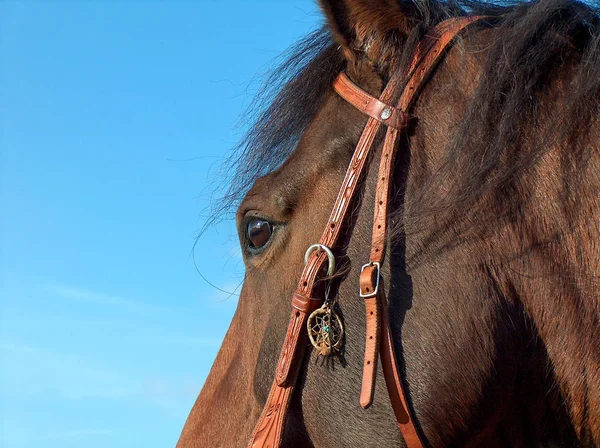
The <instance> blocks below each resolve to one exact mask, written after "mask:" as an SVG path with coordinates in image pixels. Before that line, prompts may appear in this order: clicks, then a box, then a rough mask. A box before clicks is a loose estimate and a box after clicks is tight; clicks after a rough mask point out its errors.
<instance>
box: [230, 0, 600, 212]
mask: <svg viewBox="0 0 600 448" xmlns="http://www.w3.org/2000/svg"><path fill="white" fill-rule="evenodd" d="M410 5H411V6H412V7H413V9H414V10H415V11H416V12H417V15H418V16H419V17H420V18H421V23H420V24H419V26H417V27H416V28H415V30H414V32H413V35H411V36H408V37H407V41H406V42H407V45H405V47H406V48H404V49H403V50H401V51H404V53H405V54H406V55H410V54H411V53H412V47H411V45H410V43H411V42H413V43H414V42H417V41H418V39H419V38H420V37H421V36H422V34H423V33H424V32H425V31H426V30H427V29H428V28H430V27H431V26H433V25H435V24H436V23H439V22H440V21H442V20H444V19H447V18H450V17H455V16H460V15H470V14H473V15H485V16H487V17H488V18H487V23H488V25H489V26H491V27H493V28H494V30H495V31H494V40H493V41H492V42H488V43H487V47H486V52H487V54H488V57H487V62H486V66H485V68H484V71H483V74H482V76H481V78H480V82H479V86H478V87H477V88H476V90H475V92H474V97H473V99H472V101H470V103H469V106H468V110H467V111H466V115H465V117H464V119H463V121H462V126H461V128H460V129H458V130H457V132H456V135H455V136H454V137H453V139H452V140H451V141H450V144H449V147H448V148H447V151H446V153H447V160H446V162H445V163H444V165H443V167H442V168H441V169H440V172H439V173H437V174H436V179H437V182H435V184H439V185H442V184H443V183H444V182H446V183H447V182H448V181H450V184H451V188H450V190H449V193H448V195H446V197H445V198H444V200H443V201H440V202H438V203H431V204H429V205H428V206H427V207H421V209H420V210H419V211H417V210H413V211H412V212H413V213H411V216H412V218H411V219H414V220H415V222H416V221H417V220H420V219H421V218H422V217H423V216H424V215H426V214H428V215H430V216H431V215H433V214H435V215H436V216H441V215H443V216H445V217H446V218H447V219H448V220H451V219H453V217H456V216H457V215H460V214H461V213H463V212H462V211H463V210H466V209H468V208H469V207H470V206H472V205H473V204H475V203H476V202H477V201H478V200H479V198H481V196H482V195H483V194H484V193H485V192H491V191H493V190H494V189H498V188H501V189H503V190H504V191H506V189H507V188H509V187H508V186H509V185H512V183H514V181H515V179H518V178H519V176H521V175H522V174H523V173H525V172H526V170H527V168H528V167H530V166H532V165H533V164H534V163H535V162H536V161H537V160H539V158H540V157H542V156H543V155H544V153H545V152H546V151H547V150H548V148H550V146H551V144H556V143H557V142H562V143H563V144H569V145H570V146H572V147H573V151H574V154H573V157H574V158H575V159H576V160H577V163H575V165H576V166H580V165H581V164H584V163H585V161H586V158H589V157H590V151H591V150H590V149H589V148H586V145H585V144H583V145H582V144H581V142H584V141H585V139H586V138H587V139H588V141H589V136H590V132H591V131H592V124H593V121H594V119H593V117H594V116H597V114H598V111H599V109H600V107H599V106H600V14H599V12H600V9H599V7H598V5H591V4H584V3H580V2H578V1H573V0H537V1H534V2H528V3H521V2H518V3H512V2H499V3H490V2H479V1H471V0H462V1H457V2H454V1H448V2H446V1H436V0H413V1H412V2H411V3H410ZM340 53H341V52H339V51H338V48H337V45H336V44H335V43H334V41H333V38H332V36H331V35H330V33H329V31H328V30H327V29H326V28H322V29H320V30H317V31H315V32H314V33H312V34H310V35H308V36H307V37H305V38H304V39H302V40H301V41H300V42H299V43H297V44H296V45H294V46H293V47H292V48H291V50H289V52H288V53H287V54H286V55H285V57H284V58H283V59H282V62H281V63H280V64H279V65H278V66H277V67H276V68H275V69H274V70H273V71H272V73H271V75H270V76H269V77H268V78H267V80H266V83H265V86H264V88H263V89H262V91H261V93H260V94H259V96H258V97H257V99H256V100H255V101H254V103H253V104H252V105H251V108H250V111H251V112H250V113H248V114H246V115H245V116H244V118H245V119H247V118H248V117H251V118H253V120H254V124H253V126H251V127H250V129H249V130H248V132H247V134H246V135H245V137H244V138H243V139H242V141H241V142H240V144H239V146H238V147H237V149H236V151H235V152H234V154H233V156H232V157H231V158H230V160H229V169H230V171H229V173H230V176H229V180H230V182H228V190H227V192H226V194H225V196H224V199H223V201H222V202H221V204H220V206H221V208H223V207H229V208H231V207H232V206H235V205H237V203H238V202H239V201H240V200H241V199H242V198H243V196H244V194H245V192H246V191H247V190H248V189H249V187H251V186H252V184H253V183H254V182H255V180H256V179H257V178H258V177H260V176H262V175H264V174H267V173H269V172H271V171H272V170H274V169H276V168H277V167H278V166H280V165H281V164H282V163H283V162H284V161H285V160H286V159H287V158H288V157H289V156H290V154H291V153H292V152H293V151H294V149H295V147H296V145H297V143H298V141H299V139H300V137H301V136H302V134H303V133H304V131H305V129H306V127H307V125H308V124H309V122H310V121H311V119H312V117H313V116H314V114H315V112H316V111H317V110H318V109H319V108H320V107H321V104H322V100H323V98H324V97H325V94H326V92H327V91H328V89H329V87H330V85H331V82H332V80H333V79H334V77H335V76H336V75H337V74H338V73H339V72H340V71H341V70H342V69H343V67H344V59H343V56H342V55H341V54H340ZM565 63H567V64H570V65H572V66H576V70H574V71H573V74H572V76H571V77H570V79H569V81H568V86H567V87H566V88H567V89H568V92H567V93H566V94H565V95H566V102H565V103H564V104H562V110H561V111H560V114H559V115H556V114H554V115H552V114H550V116H548V117H547V118H548V119H550V120H554V122H553V126H550V128H551V132H544V133H540V135H537V136H531V133H529V134H527V130H528V129H530V128H531V126H535V122H536V120H538V119H540V117H539V115H540V112H539V110H540V97H541V94H542V93H544V91H545V89H547V88H548V86H549V85H550V83H551V82H552V81H553V80H554V79H555V78H556V77H557V76H559V73H558V71H560V70H563V69H564V66H565ZM541 118H544V119H545V118H546V117H541ZM574 124H576V126H574ZM528 126H529V128H528ZM526 138H527V139H529V140H528V141H529V143H528V145H527V147H528V150H526V151H524V150H522V147H523V141H524V139H526ZM532 139H533V140H535V141H533V142H532V141H531V140H532ZM507 160H509V161H510V163H507V162H506V161H507ZM499 166H501V167H502V169H498V167H499ZM573 174H574V173H573ZM439 185H437V186H439ZM437 186H436V185H432V186H431V188H437ZM423 194H424V195H425V194H426V192H425V191H424V192H423ZM417 202H418V201H417ZM421 205H423V204H422V203H421ZM405 219H406V216H405ZM400 221H402V220H400Z"/></svg>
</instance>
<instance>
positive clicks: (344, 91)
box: [333, 72, 408, 129]
mask: <svg viewBox="0 0 600 448" xmlns="http://www.w3.org/2000/svg"><path fill="white" fill-rule="evenodd" d="M333 88H334V89H335V91H336V92H337V93H338V95H340V96H341V97H342V98H344V99H345V100H346V101H347V102H349V103H350V104H352V105H353V106H354V107H356V108H357V109H358V110H360V111H361V112H362V113H364V114H366V115H368V116H369V117H371V118H374V119H375V120H377V121H379V122H380V123H383V124H386V125H388V126H391V127H393V128H396V129H402V128H404V127H405V126H406V124H407V122H408V116H407V115H406V114H405V113H404V112H403V111H402V110H400V109H397V108H395V107H394V106H390V105H389V104H386V103H384V102H383V101H381V100H379V99H377V98H375V97H374V96H371V95H369V94H368V93H367V92H365V91H364V90H363V89H361V88H360V87H358V86H357V85H356V84H354V83H353V82H352V81H350V78H348V76H347V75H346V74H345V73H344V72H342V73H340V74H339V76H338V77H337V78H336V79H335V81H334V82H333Z"/></svg>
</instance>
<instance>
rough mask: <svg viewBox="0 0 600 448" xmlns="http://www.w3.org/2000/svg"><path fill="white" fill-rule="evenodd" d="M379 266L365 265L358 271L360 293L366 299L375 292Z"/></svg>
mask: <svg viewBox="0 0 600 448" xmlns="http://www.w3.org/2000/svg"><path fill="white" fill-rule="evenodd" d="M378 276H379V267H378V266H376V265H373V266H365V268H364V269H363V271H362V272H361V273H360V295H361V297H363V298H365V299H367V298H369V297H373V296H374V295H375V294H377V285H378Z"/></svg>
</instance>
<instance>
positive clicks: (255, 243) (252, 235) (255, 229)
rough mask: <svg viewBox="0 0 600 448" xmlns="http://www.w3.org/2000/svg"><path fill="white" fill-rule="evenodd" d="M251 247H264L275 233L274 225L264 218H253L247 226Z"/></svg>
mask: <svg viewBox="0 0 600 448" xmlns="http://www.w3.org/2000/svg"><path fill="white" fill-rule="evenodd" d="M246 233H247V235H248V240H249V241H250V247H251V248H252V249H262V248H263V247H265V245H266V244H267V243H268V242H269V240H270V239H271V236H272V235H273V225H272V224H271V223H270V222H269V221H265V220H264V219H258V218H257V219H253V220H252V221H250V222H249V223H248V227H247V228H246Z"/></svg>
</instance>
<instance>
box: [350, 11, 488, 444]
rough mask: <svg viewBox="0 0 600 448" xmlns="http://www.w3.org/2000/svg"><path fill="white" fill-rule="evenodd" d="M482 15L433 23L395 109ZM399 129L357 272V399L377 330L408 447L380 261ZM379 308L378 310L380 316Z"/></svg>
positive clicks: (409, 429)
mask: <svg viewBox="0 0 600 448" xmlns="http://www.w3.org/2000/svg"><path fill="white" fill-rule="evenodd" d="M481 18H482V17H465V18H460V19H453V20H450V21H446V22H442V23H440V24H439V25H438V26H437V27H435V28H434V29H432V30H431V31H430V32H429V33H428V34H427V35H426V36H425V38H424V39H423V40H421V42H419V45H418V47H417V51H416V53H415V56H414V58H413V61H412V64H411V67H410V70H409V77H410V78H409V81H408V83H407V85H406V87H405V88H404V90H403V91H402V95H401V97H400V99H399V101H398V110H399V111H403V112H408V111H409V110H410V107H411V106H412V104H413V102H414V100H415V98H416V97H417V94H418V92H419V91H420V89H421V88H422V86H423V85H424V83H425V81H426V80H427V77H428V76H429V75H430V74H431V72H432V71H433V70H434V68H435V66H436V65H437V63H438V62H439V60H440V59H441V57H442V55H443V54H444V50H446V49H447V47H448V46H449V44H450V42H451V41H452V39H453V38H454V37H456V35H457V34H458V33H459V32H460V31H461V30H462V29H464V28H465V27H466V26H468V25H469V24H471V23H473V22H475V21H477V20H480V19H481ZM397 137H398V130H397V129H395V128H391V127H390V128H388V130H387V134H386V138H385V143H384V146H383V151H382V154H381V160H380V165H379V175H378V180H377V189H376V193H375V198H376V199H375V207H374V217H373V236H372V242H371V254H370V261H369V263H368V264H366V265H365V266H364V267H363V269H362V272H361V277H360V289H361V294H360V295H361V297H363V298H364V300H365V308H366V312H367V315H366V343H365V357H364V365H363V383H362V388H361V401H360V403H361V405H362V406H363V407H365V408H366V407H368V406H370V404H371V403H372V400H373V394H374V387H375V378H374V377H375V375H376V372H377V370H376V363H375V362H374V361H373V359H375V358H376V357H377V349H378V347H379V344H377V345H373V344H372V340H373V339H375V338H374V337H373V334H374V333H375V332H377V331H381V335H380V336H379V338H378V339H379V340H380V344H381V353H380V354H381V361H382V365H383V371H384V377H385V380H386V385H387V389H388V394H389V396H390V400H391V403H392V407H393V408H394V414H395V416H396V421H397V423H398V427H399V428H400V432H401V433H402V436H403V437H404V439H405V441H406V443H407V445H408V447H409V448H413V447H414V448H420V447H422V446H423V443H422V441H421V438H420V437H419V432H418V431H417V428H416V426H415V424H414V420H413V418H412V416H411V412H410V410H409V407H408V403H407V400H406V393H405V390H404V384H403V382H402V378H401V377H400V374H399V369H398V365H397V359H396V356H395V352H394V344H393V338H392V334H391V330H390V327H389V324H388V317H387V301H386V298H385V291H384V288H383V282H382V280H381V272H380V266H381V262H382V261H383V258H384V254H385V247H386V242H387V220H388V204H389V195H390V189H391V185H392V178H393V167H394V158H395V155H396V148H397V145H396V140H397ZM379 312H381V314H382V316H381V317H380V316H379Z"/></svg>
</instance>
